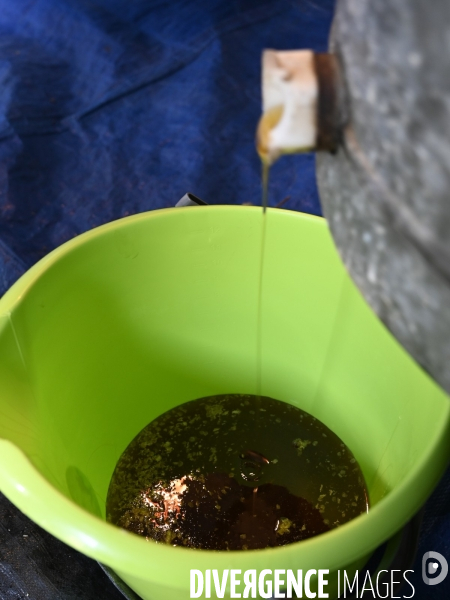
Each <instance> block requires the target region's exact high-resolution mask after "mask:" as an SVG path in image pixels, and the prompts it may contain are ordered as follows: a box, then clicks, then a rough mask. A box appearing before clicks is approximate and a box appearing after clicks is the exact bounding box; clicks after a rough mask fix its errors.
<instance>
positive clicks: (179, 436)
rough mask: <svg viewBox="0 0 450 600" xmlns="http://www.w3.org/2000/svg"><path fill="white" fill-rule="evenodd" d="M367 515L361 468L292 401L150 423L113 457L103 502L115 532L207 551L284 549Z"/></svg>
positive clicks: (223, 400)
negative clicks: (122, 530)
mask: <svg viewBox="0 0 450 600" xmlns="http://www.w3.org/2000/svg"><path fill="white" fill-rule="evenodd" d="M257 412H259V418H258V415H257ZM367 509H368V500H367V492H366V487H365V483H364V478H363V476H362V473H361V469H360V467H359V465H358V464H357V462H356V460H355V458H354V456H353V454H352V453H351V452H350V450H349V449H348V448H347V447H346V446H345V444H344V443H343V442H342V441H341V440H340V439H339V438H338V437H337V436H336V435H335V434H334V433H333V432H332V431H331V430H330V429H328V428H327V427H326V426H325V425H324V424H322V423H321V422H320V421H318V420H317V419H315V418H314V417H312V416H311V415H309V414H308V413H306V412H304V411H301V410H300V409H298V408H296V407H294V406H292V405H289V404H286V403H284V402H280V401H278V400H274V399H272V398H267V397H264V396H261V397H257V396H251V395H243V394H228V395H221V396H213V397H208V398H202V399H199V400H194V401H192V402H188V403H186V404H183V405H181V406H178V407H176V408H174V409H172V410H171V411H168V412H167V413H165V414H163V415H161V416H160V417H158V418H157V419H155V420H154V421H152V422H151V423H150V424H149V425H148V426H147V427H145V428H144V429H143V430H142V431H141V433H139V434H138V436H137V437H136V438H135V439H134V440H133V441H132V442H131V444H130V445H129V446H128V448H127V449H126V450H125V452H124V453H123V455H122V457H121V458H120V460H119V462H118V464H117V466H116V469H115V471H114V474H113V477H112V479H111V483H110V487H109V492H108V499H107V518H108V520H109V521H111V522H112V523H115V524H116V525H118V526H120V527H123V528H125V529H128V530H129V531H133V532H134V533H137V534H140V535H143V536H145V537H147V538H151V539H153V540H155V541H158V542H162V543H168V544H172V545H176V546H177V545H182V546H187V547H191V548H205V549H214V550H236V549H242V550H250V549H256V548H266V547H274V546H282V545H285V544H289V543H291V542H295V541H300V540H303V539H307V538H309V537H312V536H314V535H318V534H320V533H324V532H326V531H328V530H329V529H333V528H335V527H338V526H339V525H341V524H343V523H345V522H347V521H349V520H350V519H352V518H354V517H356V516H358V515H360V514H361V513H364V512H366V511H367Z"/></svg>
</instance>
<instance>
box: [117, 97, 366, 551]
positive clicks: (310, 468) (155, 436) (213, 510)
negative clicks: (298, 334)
mask: <svg viewBox="0 0 450 600" xmlns="http://www.w3.org/2000/svg"><path fill="white" fill-rule="evenodd" d="M281 115H282V107H275V108H273V109H271V110H269V111H267V112H265V113H264V115H263V116H262V118H261V120H260V123H259V125H258V132H257V150H258V154H259V156H260V158H261V164H262V207H263V210H262V223H261V251H260V264H259V278H258V301H257V336H256V395H246V394H227V395H220V396H211V397H207V398H201V399H198V400H193V401H191V402H188V403H186V404H183V405H181V406H178V407H176V408H174V409H172V410H170V411H168V412H166V413H164V414H163V415H161V416H159V417H158V418H157V419H155V420H154V421H152V422H151V423H150V424H149V425H147V426H146V427H145V428H144V429H143V430H142V431H141V432H140V433H139V434H138V435H137V436H136V438H135V439H134V440H133V441H132V442H131V443H130V444H129V446H128V447H127V449H126V450H125V452H124V453H123V454H122V456H121V458H120V459H119V461H118V463H117V466H116V468H115V471H114V473H113V476H112V479H111V482H110V486H109V490H108V497H107V505H106V512H107V519H108V520H109V521H110V522H112V523H114V524H116V525H118V526H119V527H122V528H124V529H127V530H129V531H132V532H134V533H137V534H139V535H142V536H145V537H146V538H148V539H153V540H154V541H156V542H161V543H166V544H171V545H173V546H185V547H189V548H203V549H209V550H251V549H259V548H267V547H275V546H284V545H286V544H289V543H292V542H297V541H301V540H304V539H307V538H310V537H313V536H316V535H319V534H321V533H324V532H326V531H329V530H330V529H334V528H336V527H339V526H340V525H342V524H343V523H346V522H348V521H350V520H351V519H353V518H355V517H357V516H358V515H360V514H362V513H365V512H367V511H368V509H369V501H368V494H367V489H366V484H365V481H364V477H363V474H362V472H361V469H360V467H359V465H358V463H357V462H356V459H355V458H354V456H353V454H352V453H351V451H350V449H349V448H347V446H346V445H345V444H344V443H343V441H342V440H341V439H340V438H339V437H338V436H336V434H334V433H333V432H332V431H331V430H330V429H328V427H326V426H325V425H324V424H323V423H321V422H320V421H319V420H317V419H315V418H314V417H313V416H311V415H310V414H308V413H306V412H304V411H302V410H300V409H299V408H296V407H294V406H292V405H290V404H286V403H284V402H281V401H279V400H275V399H273V398H268V397H266V396H262V395H261V389H262V330H263V328H262V296H263V276H264V257H265V240H266V227H267V214H266V209H267V206H268V181H269V169H270V166H271V164H272V162H273V161H274V157H273V156H270V153H269V151H268V139H269V134H270V131H271V129H272V128H273V127H275V126H276V124H277V123H278V121H279V120H280V118H281Z"/></svg>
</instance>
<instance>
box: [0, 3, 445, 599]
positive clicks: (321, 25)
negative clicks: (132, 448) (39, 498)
mask: <svg viewBox="0 0 450 600" xmlns="http://www.w3.org/2000/svg"><path fill="white" fill-rule="evenodd" d="M332 13H333V1H332V0H315V1H313V0H296V1H288V0H228V1H224V0H208V1H200V0H199V1H197V2H195V1H187V0H173V1H172V2H170V3H168V2H163V1H156V0H133V1H131V0H128V1H125V0H14V1H11V0H0V30H1V31H0V294H2V293H4V292H5V291H6V290H7V289H8V287H9V286H10V285H11V284H12V283H13V282H14V281H15V280H16V279H17V278H18V277H19V276H20V275H21V274H22V273H23V272H24V271H25V270H26V269H27V268H29V267H30V266H31V265H33V264H34V263H35V262H36V261H38V260H39V259H40V258H42V257H43V256H44V255H45V254H47V253H48V252H49V251H50V250H52V249H53V248H55V247H56V246H58V245H60V244H62V243H63V242H65V241H67V240H69V239H71V238H73V237H74V236H76V235H78V234H80V233H82V232H84V231H86V230H88V229H91V228H92V227H96V226H98V225H101V224H103V223H106V222H108V221H111V220H113V219H118V218H120V217H123V216H126V215H131V214H135V213H139V212H142V211H147V210H153V209H157V208H162V207H170V206H173V205H174V204H175V203H176V202H177V200H178V199H179V198H180V197H181V196H182V195H183V194H184V193H185V192H186V191H191V192H193V193H194V194H196V195H198V196H199V197H200V198H203V199H204V200H205V201H206V202H207V203H209V204H243V203H252V204H259V203H260V198H261V177H260V171H261V168H260V163H259V159H258V157H257V155H256V152H255V148H254V136H255V129H256V124H257V121H258V118H259V116H260V113H261V94H260V86H261V83H260V77H261V75H260V60H261V51H262V50H263V49H264V48H277V49H293V48H313V49H315V50H318V51H325V50H326V48H327V38H328V32H329V27H330V22H331V18H332ZM281 203H282V204H283V207H284V208H287V209H291V210H302V211H305V212H309V213H313V214H320V204H319V199H318V194H317V188H316V183H315V174H314V157H313V156H312V155H302V156H294V157H286V158H284V159H283V160H280V161H279V163H277V164H276V165H275V167H274V168H273V170H272V174H271V183H270V204H271V205H272V206H274V205H279V204H281ZM449 500H450V477H447V479H445V480H444V481H443V482H442V484H441V488H440V490H439V491H438V492H436V493H435V495H434V499H433V500H432V501H431V502H430V503H429V504H428V508H427V512H426V516H425V525H424V533H423V536H422V542H421V548H420V552H419V555H420V556H419V557H418V561H417V562H416V564H415V566H414V569H415V574H414V576H413V577H412V578H411V580H413V581H414V585H416V587H417V588H418V591H417V593H416V596H415V597H416V598H419V599H421V598H423V599H425V600H426V599H427V598H431V599H432V600H440V599H444V598H448V597H450V577H449V578H448V579H447V581H446V582H445V583H443V584H440V585H439V586H434V587H433V588H430V587H427V586H425V584H423V582H422V579H421V572H420V569H421V565H420V559H421V556H422V554H423V552H424V551H426V550H435V551H438V552H441V553H442V554H444V555H446V556H447V557H448V558H450V506H449V505H450V501H449ZM4 502H5V503H6V501H4ZM5 503H4V504H3V505H0V509H1V510H0V514H1V515H2V517H3V523H4V522H6V521H5V519H11V522H15V523H16V524H17V523H22V525H23V527H29V528H31V529H30V531H31V530H32V531H33V532H34V533H33V535H35V536H37V537H39V536H41V541H40V542H37V545H36V546H35V548H34V554H31V555H30V553H29V552H30V551H29V550H28V549H27V548H25V547H24V544H23V543H22V542H23V540H22V539H21V535H22V534H20V532H19V533H18V531H19V530H20V526H19V525H17V527H16V528H14V527H13V532H12V533H11V531H9V530H8V531H9V533H8V531H7V528H6V527H5V526H3V528H2V523H0V599H2V600H3V599H6V598H8V600H11V599H13V600H14V599H16V598H17V599H18V598H23V597H25V595H26V594H27V593H29V598H30V600H32V599H35V600H41V599H42V600H44V599H45V600H53V599H55V600H56V599H59V598H62V599H64V600H65V599H69V598H70V599H71V598H77V599H78V598H85V599H91V598H92V599H93V598H96V599H97V600H101V599H102V598H113V597H114V598H115V597H116V596H114V592H113V591H111V590H109V592H108V588H107V587H104V586H106V583H107V582H106V583H104V585H103V584H100V583H99V581H100V579H99V578H102V577H104V576H103V574H102V573H101V572H100V571H95V570H92V571H91V570H89V569H90V567H89V566H87V564H88V563H87V562H83V561H88V559H84V557H81V556H79V555H77V554H76V553H74V552H73V551H70V552H71V554H68V553H69V550H68V549H67V550H65V549H63V548H64V547H63V546H62V544H59V542H56V540H55V541H54V542H53V541H49V539H50V538H48V537H46V534H45V533H44V532H41V531H40V530H39V528H37V527H35V526H34V525H33V524H31V523H29V522H28V521H27V520H26V519H25V517H23V518H22V517H21V516H20V515H19V513H18V512H17V511H16V512H15V509H14V508H13V507H12V506H11V505H9V504H5ZM5 515H6V516H5ZM21 519H22V520H21ZM8 522H9V521H8ZM23 527H22V530H23ZM10 529H11V528H10ZM16 530H17V531H16ZM16 535H17V536H18V537H17V539H19V541H20V542H21V543H20V544H19V543H17V544H15V542H14V540H16V537H15V536H16ZM54 543H57V548H60V550H58V552H59V560H60V562H59V563H58V557H57V556H56V554H58V552H57V551H56V550H54V548H55V546H54ZM49 548H52V550H51V551H50V550H49ZM12 549H13V550H12ZM27 553H28V554H27ZM69 555H70V556H71V557H74V558H71V561H72V565H75V566H72V568H71V569H67V565H68V564H69V565H70V564H71V562H70V560H69V559H67V557H68V556H69ZM50 556H52V558H51V560H52V561H53V562H52V565H53V566H51V567H49V560H50V558H49V557H50ZM63 559H64V561H65V562H64V561H63ZM46 560H47V564H46V563H45V561H46ZM55 561H56V562H55ZM61 561H62V562H61ZM77 561H78V562H77ZM77 565H78V566H77ZM77 569H78V570H77ZM83 569H84V570H83ZM62 571H64V573H63V572H62ZM69 571H70V572H69ZM74 573H77V574H78V575H77V577H76V578H75V577H74V575H73V574H74ZM80 573H84V574H85V575H86V574H88V575H89V577H90V578H91V579H90V580H88V583H87V584H86V582H85V581H84V579H85V577H84V578H83V576H80ZM80 577H81V579H83V581H84V582H83V583H82V582H81V579H80ZM33 581H34V583H33ZM89 581H90V582H89ZM101 581H102V582H103V579H101ZM80 586H81V587H80ZM105 590H107V591H106V592H105Z"/></svg>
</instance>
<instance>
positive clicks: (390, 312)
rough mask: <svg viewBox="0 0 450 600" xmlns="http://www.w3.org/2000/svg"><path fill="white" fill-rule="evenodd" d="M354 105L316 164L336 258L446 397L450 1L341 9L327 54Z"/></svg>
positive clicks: (351, 2)
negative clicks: (339, 141) (336, 141)
mask: <svg viewBox="0 0 450 600" xmlns="http://www.w3.org/2000/svg"><path fill="white" fill-rule="evenodd" d="M330 49H331V50H332V51H334V52H336V53H337V54H338V57H339V60H340V62H341V66H342V69H343V73H344V79H345V82H346V86H347V92H348V96H349V99H350V106H349V122H348V125H347V127H346V129H345V131H344V135H343V147H342V148H341V149H340V150H339V151H338V153H337V154H336V155H327V154H319V155H318V156H317V174H318V185H319V190H320V196H321V201H322V205H323V209H324V213H325V216H326V217H327V219H328V221H329V223H330V226H331V230H332V233H333V237H334V239H335V242H336V245H337V247H338V249H339V252H340V254H341V256H342V258H343V260H344V262H345V264H346V265H347V268H348V269H349V271H350V273H351V275H352V277H353V279H354V280H355V282H356V284H357V285H358V287H359V288H360V289H361V291H362V293H363V294H364V296H365V297H366V299H367V301H368V302H369V304H370V305H371V306H372V307H373V309H374V310H375V311H376V312H377V313H378V315H379V316H380V318H381V319H382V320H383V322H384V323H385V324H386V325H387V327H388V328H389V329H390V330H391V332H392V333H393V334H394V335H395V337H396V338H397V339H398V340H399V341H400V343H402V344H403V346H404V347H405V348H406V349H407V350H408V351H409V352H410V354H411V355H412V356H413V357H414V358H415V359H416V360H417V361H418V362H419V363H420V364H421V365H422V367H423V368H424V369H425V370H426V371H428V372H429V373H430V374H431V375H432V377H433V378H435V379H436V381H437V382H438V383H439V384H440V385H441V386H442V387H444V388H445V389H446V390H447V391H450V368H449V366H448V365H449V359H450V76H449V67H448V56H449V55H450V3H448V2H447V1H446V0H434V2H432V3H430V2H427V1H426V0H412V1H411V2H398V1H397V0H377V2H373V1H371V0H339V1H338V5H337V10H336V16H335V21H334V24H333V29H332V36H331V48H330Z"/></svg>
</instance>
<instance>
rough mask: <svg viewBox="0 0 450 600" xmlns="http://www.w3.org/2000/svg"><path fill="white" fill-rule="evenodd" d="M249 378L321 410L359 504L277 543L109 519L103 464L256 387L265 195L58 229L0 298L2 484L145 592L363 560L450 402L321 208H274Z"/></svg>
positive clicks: (37, 516)
mask: <svg viewBox="0 0 450 600" xmlns="http://www.w3.org/2000/svg"><path fill="white" fill-rule="evenodd" d="M267 219H268V220H267V237H266V262H265V272H264V293H263V300H262V309H263V333H262V340H263V349H262V374H263V379H262V393H263V394H264V395H268V396H273V397H274V398H278V399H280V400H284V401H286V402H290V403H292V404H295V405H297V406H299V407H301V408H303V409H304V410H307V411H309V412H310V413H312V414H313V415H314V416H316V417H317V418H319V419H321V420H322V421H323V422H324V423H325V424H326V425H327V426H328V427H330V428H331V429H332V430H333V431H335V432H336V433H337V434H338V435H339V436H340V437H341V438H342V439H343V440H344V441H345V442H346V444H347V445H348V446H349V447H350V448H351V450H352V451H353V452H354V454H355V456H356V458H357V460H358V461H359V463H360V464H361V466H362V469H363V472H364V474H365V478H366V481H367V484H368V487H369V492H370V498H371V503H372V508H371V511H370V513H369V514H368V515H363V516H361V517H358V518H357V519H355V520H353V521H351V522H350V523H348V524H346V525H344V526H342V527H340V528H339V529H336V530H333V531H330V532H328V533H326V534H323V535H320V536H318V537H315V538H312V539H310V540H307V541H304V542H299V543H296V544H291V545H288V546H284V547H280V548H275V549H267V550H257V551H247V552H243V551H240V552H209V551H203V550H191V549H185V548H173V547H171V546H165V545H160V544H159V545H157V544H155V543H153V542H147V541H146V540H145V539H143V538H140V537H138V536H135V535H133V534H130V533H128V532H125V531H122V530H120V529H118V528H116V527H114V526H112V525H110V524H108V523H106V522H105V521H104V515H105V500H106V493H107V489H108V484H109V481H110V478H111V475H112V472H113V469H114V466H115V464H116V462H117V460H118V458H119V456H120V454H121V453H122V452H123V450H124V449H125V448H126V446H127V445H128V443H129V442H130V441H131V440H132V439H133V438H134V436H135V435H136V434H137V433H138V432H139V431H140V430H141V429H142V428H143V427H144V426H145V425H146V424H147V423H148V422H149V421H151V420H152V419H154V418H155V417H156V416H157V415H159V414H161V413H162V412H164V411H166V410H168V409H170V408H171V407H173V406H176V405H177V404H180V403H182V402H187V401H189V400H192V399H195V398H199V397H202V396H208V395H212V394H220V393H227V392H242V393H255V391H256V390H255V387H256V326H257V314H256V306H257V293H258V277H259V271H258V269H259V264H260V250H261V227H262V216H261V210H260V209H256V208H252V207H232V206H216V207H211V206H210V207H198V208H177V209H168V210H161V211H155V212H151V213H146V214H141V215H138V216H134V217H130V218H126V219H122V220H120V221H116V222H113V223H110V224H108V225H105V226H103V227H99V228H98V229H95V230H93V231H90V232H88V233H86V234H84V235H81V236H80V237H78V238H76V239H74V240H72V241H70V242H68V243H67V244H64V245H63V246H61V247H60V248H58V249H57V250H55V251H54V252H52V253H51V254H49V255H48V256H47V257H46V258H44V259H43V260H41V261H40V262H39V263H38V264H37V265H36V266H34V267H33V268H32V269H30V271H28V273H26V274H25V275H24V276H23V277H22V278H21V279H20V280H19V281H18V282H17V283H16V284H15V285H14V286H13V287H12V288H11V289H10V290H9V291H8V293H7V294H6V295H5V296H4V297H3V298H2V299H1V301H0V438H1V439H0V489H1V490H2V492H3V493H4V494H5V495H6V496H7V497H8V498H9V499H10V500H11V501H12V502H14V504H15V505H16V506H18V507H19V508H20V509H21V510H22V511H23V512H24V513H25V514H27V515H28V516H29V517H31V518H32V519H33V520H34V521H36V522H37V523H38V524H39V525H41V526H42V527H44V528H45V529H47V530H48V531H49V532H51V533H52V534H54V535H55V536H57V537H58V538H60V539H61V540H63V541H64V542H66V543H67V544H69V545H71V546H73V547H74V548H76V549H78V550H80V551H81V552H84V553H85V554H87V555H88V556H91V557H93V558H95V559H97V560H99V561H101V562H102V563H104V564H106V565H108V566H110V567H111V568H113V569H114V570H115V571H116V572H117V573H118V574H119V575H120V576H121V577H122V579H123V580H125V581H126V582H127V583H128V585H130V586H131V587H132V588H133V589H134V590H135V591H136V592H137V593H138V594H139V595H141V596H142V598H144V599H150V598H154V599H156V598H165V599H168V600H170V599H178V598H180V599H181V598H183V599H184V598H189V574H190V573H189V572H190V569H199V570H201V571H205V570H206V569H218V570H219V571H221V570H222V569H241V570H242V571H245V570H247V569H257V570H259V571H260V570H262V569H272V570H275V569H293V570H294V571H295V572H296V570H297V569H304V570H307V569H330V571H331V574H330V580H332V579H333V572H335V571H336V570H337V569H343V568H347V569H350V568H356V567H358V566H361V565H362V563H363V562H364V560H365V557H367V555H369V554H370V553H371V552H372V551H373V550H374V549H375V548H376V547H377V546H378V545H379V544H380V543H382V542H383V541H385V540H387V539H388V538H390V537H391V536H392V535H393V534H394V533H395V532H396V531H398V530H399V529H400V528H401V527H402V526H403V525H404V523H405V522H406V521H407V520H408V519H410V517H411V516H412V515H413V514H414V513H415V512H416V511H417V510H418V508H419V507H420V506H421V504H422V503H423V502H424V500H425V499H426V497H427V496H428V495H429V493H430V492H431V490H432V489H433V487H434V486H435V484H436V483H437V481H438V479H439V477H440V475H441V474H442V472H443V470H444V468H445V466H446V465H447V462H448V457H449V454H450V435H449V423H450V419H449V415H450V404H449V401H448V397H447V396H446V394H445V393H444V392H443V391H442V390H441V389H440V388H439V387H438V386H436V384H435V383H434V382H433V381H432V380H431V379H430V378H429V377H428V376H427V375H426V374H425V373H424V372H423V371H422V370H421V369H420V368H419V367H418V366H417V365H416V364H415V363H414V362H413V361H412V360H411V358H410V357H409V356H408V355H407V354H406V353H405V351H404V350H403V349H402V348H401V347H400V346H399V345H398V343H397V342H396V341H395V340H394V339H393V338H392V336H391V335H390V334H389V333H388V332H387V331H386V329H385V328H384V326H383V325H382V324H381V323H380V322H379V321H378V320H377V318H376V317H375V315H374V314H373V313H372V311H371V310H370V309H369V308H368V306H367V305H366V303H365V302H364V300H363V299H362V297H361V296H360V294H359V292H358V291H357V289H356V288H355V286H354V285H353V283H352V282H351V280H350V279H349V277H348V275H347V273H346V271H345V269H344V267H343V265H342V263H341V261H340V259H339V257H338V254H337V252H336V250H335V248H334V245H333V242H332V239H331V236H330V234H329V231H328V228H327V225H326V223H325V221H323V220H322V219H320V218H316V217H311V216H307V215H302V214H299V213H294V212H288V211H280V210H271V211H269V213H268V216H267Z"/></svg>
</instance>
